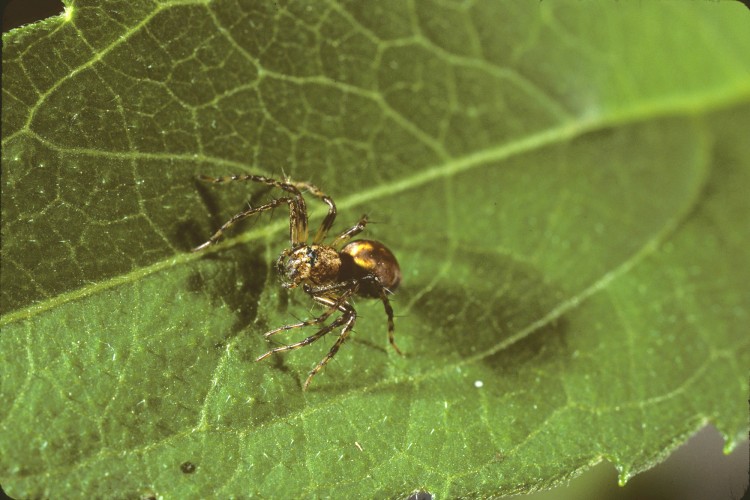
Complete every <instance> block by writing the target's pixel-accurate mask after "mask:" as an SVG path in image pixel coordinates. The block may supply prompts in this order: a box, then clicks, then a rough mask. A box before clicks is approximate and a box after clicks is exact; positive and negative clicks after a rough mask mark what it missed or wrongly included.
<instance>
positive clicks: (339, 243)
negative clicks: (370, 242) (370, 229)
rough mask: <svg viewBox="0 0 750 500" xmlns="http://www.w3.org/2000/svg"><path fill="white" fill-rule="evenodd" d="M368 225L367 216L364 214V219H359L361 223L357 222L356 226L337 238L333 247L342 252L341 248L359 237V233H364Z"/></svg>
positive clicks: (332, 244) (333, 242)
mask: <svg viewBox="0 0 750 500" xmlns="http://www.w3.org/2000/svg"><path fill="white" fill-rule="evenodd" d="M366 225H367V214H364V215H363V216H362V217H360V218H359V222H357V223H356V224H355V225H353V226H352V227H350V228H349V229H347V230H346V231H344V232H342V233H341V234H339V235H338V236H336V238H335V239H334V240H333V241H332V242H331V246H332V247H333V248H335V249H336V250H340V249H341V247H343V246H344V244H345V243H346V242H347V241H349V240H350V239H352V238H353V237H355V236H357V235H358V234H359V233H361V232H362V231H364V230H365V226H366Z"/></svg>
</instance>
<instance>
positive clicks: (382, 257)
mask: <svg viewBox="0 0 750 500" xmlns="http://www.w3.org/2000/svg"><path fill="white" fill-rule="evenodd" d="M201 180H204V181H208V182H214V183H224V182H231V181H254V182H259V183H262V184H267V185H269V186H274V187H278V188H280V189H282V190H284V191H285V192H286V193H287V196H283V197H281V198H276V199H274V200H272V201H270V202H269V203H266V204H264V205H261V206H258V207H255V208H248V209H247V210H244V211H242V212H240V213H238V214H236V215H235V216H233V217H232V218H231V219H229V220H228V221H227V222H226V223H224V225H223V226H221V228H219V230H218V231H216V233H214V235H213V236H211V238H210V239H209V240H208V241H206V242H205V243H203V244H202V245H200V246H199V247H197V248H196V249H195V251H198V250H202V249H204V248H206V247H208V246H210V245H212V244H214V243H216V242H217V241H218V240H219V238H221V235H222V234H223V233H224V231H225V230H226V229H228V228H229V227H230V226H232V225H234V224H235V223H236V222H238V221H240V220H242V219H245V218H247V217H250V216H252V215H255V214H258V213H261V212H264V211H266V210H271V209H273V208H276V207H278V206H280V205H285V204H286V205H289V240H290V247H289V248H287V249H286V250H284V251H283V252H281V255H279V258H278V260H277V261H276V269H277V270H278V272H279V275H280V277H281V284H282V286H283V287H285V288H297V287H299V286H302V289H303V290H304V291H305V293H307V294H308V295H309V296H310V297H312V299H313V300H314V301H315V302H317V303H318V304H321V305H322V306H324V307H325V308H326V310H325V312H324V313H323V314H321V315H320V316H318V317H316V318H311V319H308V320H305V321H301V322H299V323H294V324H291V325H286V326H282V327H279V328H276V329H274V330H271V331H270V332H266V333H265V337H266V338H268V337H270V336H271V335H275V334H277V333H280V332H284V331H287V330H292V329H295V328H301V327H305V326H310V325H322V324H324V323H325V321H326V320H327V319H328V318H329V317H330V316H331V315H333V314H334V313H336V312H340V313H341V315H340V316H339V317H338V318H336V319H335V320H334V321H332V322H331V323H329V324H328V325H325V326H323V327H321V328H320V329H319V330H318V331H317V332H316V333H314V334H313V335H311V336H309V337H307V338H305V339H303V340H301V341H299V342H296V343H294V344H289V345H284V346H281V347H277V348H275V349H271V350H270V351H268V352H267V353H265V354H263V355H262V356H260V357H259V358H258V359H257V360H256V361H260V360H262V359H265V358H267V357H268V356H271V355H272V354H274V353H277V352H284V351H291V350H293V349H297V348H299V347H304V346H306V345H309V344H312V343H313V342H315V341H316V340H318V339H320V338H321V337H323V336H324V335H325V334H327V333H329V332H331V331H333V330H335V329H337V328H340V329H341V331H340V333H339V337H338V339H337V340H336V342H335V343H334V344H333V346H332V347H331V350H330V351H329V352H328V354H327V355H326V356H325V357H324V358H323V359H322V360H321V361H320V362H319V363H318V364H317V365H316V366H315V368H313V369H312V371H311V372H310V374H309V375H308V377H307V380H305V383H304V385H303V389H307V386H308V385H310V381H311V380H312V378H313V377H314V376H315V374H316V373H318V372H319V371H320V370H321V369H322V368H323V367H324V366H325V365H326V364H327V363H328V362H329V361H330V360H331V358H333V356H334V355H335V354H336V352H337V351H338V350H339V347H341V344H343V343H344V341H345V340H346V339H347V337H348V336H349V333H350V332H351V331H352V328H354V322H355V321H356V319H357V311H356V310H355V309H354V307H353V306H352V304H351V301H350V299H351V297H352V296H354V295H359V296H362V297H372V298H378V299H380V300H381V301H382V302H383V307H384V308H385V313H386V315H387V317H388V340H389V341H390V343H391V345H392V346H393V348H394V349H395V350H396V352H398V353H399V354H400V353H401V351H399V349H398V347H397V346H396V343H395V342H394V339H393V330H394V327H393V309H392V308H391V304H390V301H389V300H388V295H389V294H390V293H392V292H393V291H394V290H395V289H396V287H398V285H399V283H400V282H401V269H400V267H399V265H398V261H397V260H396V257H395V256H394V255H393V253H391V251H390V250H388V248H387V247H386V246H385V245H383V244H382V243H380V242H378V241H372V240H354V241H349V240H351V238H352V237H354V236H356V235H357V234H359V233H361V232H362V231H363V230H364V228H365V226H366V225H367V216H364V215H363V216H362V217H361V218H360V220H359V222H357V224H356V225H354V226H352V227H350V228H349V229H347V230H346V231H344V232H342V233H341V234H339V235H338V236H336V237H335V238H334V239H333V241H332V242H331V243H330V244H328V245H325V244H323V240H324V239H325V237H326V235H327V234H328V231H329V230H330V229H331V226H332V225H333V221H334V220H335V218H336V205H335V203H334V202H333V200H332V199H331V198H330V197H329V196H327V195H325V194H324V193H323V192H322V191H321V190H320V189H318V188H317V187H315V186H313V185H312V184H309V183H306V182H295V181H291V180H286V181H277V180H274V179H269V178H268V177H263V176H261V175H251V174H246V175H232V176H226V177H205V176H201ZM300 190H306V191H308V192H310V193H311V194H312V195H313V196H315V197H316V198H318V199H320V200H321V201H323V202H324V203H325V204H327V205H328V214H327V215H326V217H325V219H323V223H322V224H321V226H320V228H319V229H318V232H317V233H316V234H315V237H314V238H313V241H312V243H311V244H309V245H308V244H307V238H308V234H307V207H306V205H305V200H304V198H303V196H302V192H301V191H300Z"/></svg>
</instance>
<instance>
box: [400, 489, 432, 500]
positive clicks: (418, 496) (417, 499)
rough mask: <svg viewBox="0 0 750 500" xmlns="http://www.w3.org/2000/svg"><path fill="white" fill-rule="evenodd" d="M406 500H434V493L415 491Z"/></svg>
mask: <svg viewBox="0 0 750 500" xmlns="http://www.w3.org/2000/svg"><path fill="white" fill-rule="evenodd" d="M406 500H432V493H429V492H427V491H424V490H419V491H415V492H414V493H412V494H411V495H409V497H408V498H407V499H406Z"/></svg>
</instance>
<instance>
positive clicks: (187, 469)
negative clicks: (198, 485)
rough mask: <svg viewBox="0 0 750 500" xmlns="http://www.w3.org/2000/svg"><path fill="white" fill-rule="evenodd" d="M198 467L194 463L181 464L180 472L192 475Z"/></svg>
mask: <svg viewBox="0 0 750 500" xmlns="http://www.w3.org/2000/svg"><path fill="white" fill-rule="evenodd" d="M195 469H196V465H195V464H194V463H193V462H183V463H182V464H180V470H181V471H182V472H183V473H185V474H192V473H193V472H195Z"/></svg>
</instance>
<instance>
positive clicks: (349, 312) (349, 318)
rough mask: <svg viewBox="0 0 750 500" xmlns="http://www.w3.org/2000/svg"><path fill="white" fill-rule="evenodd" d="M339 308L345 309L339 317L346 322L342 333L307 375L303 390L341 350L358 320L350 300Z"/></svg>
mask: <svg viewBox="0 0 750 500" xmlns="http://www.w3.org/2000/svg"><path fill="white" fill-rule="evenodd" d="M321 298H322V297H321ZM316 299H317V298H316ZM338 309H339V310H342V311H344V314H342V315H341V317H340V318H339V320H342V321H341V323H343V324H344V327H343V328H342V329H341V333H339V338H337V339H336V342H335V343H334V344H333V346H331V350H330V351H328V354H326V355H325V357H324V358H323V359H321V360H320V362H319V363H318V364H317V365H315V368H313V369H312V370H311V371H310V374H309V375H308V376H307V380H305V383H304V385H303V386H302V390H303V391H306V390H307V386H308V385H310V382H312V379H313V377H314V376H315V375H316V374H317V373H318V372H319V371H320V370H322V369H323V367H324V366H325V365H327V364H328V362H329V361H331V359H332V358H333V357H334V356H335V355H336V353H337V352H338V350H339V347H341V344H343V343H344V341H345V340H346V339H347V338H348V337H349V334H350V333H351V331H352V328H354V323H355V321H357V311H355V310H354V308H353V307H352V306H351V304H349V303H348V302H344V303H342V304H340V305H339V307H338ZM337 321H338V320H337ZM334 323H336V321H334ZM331 324H333V323H331Z"/></svg>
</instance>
